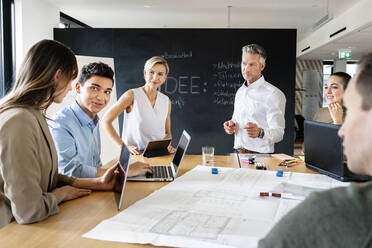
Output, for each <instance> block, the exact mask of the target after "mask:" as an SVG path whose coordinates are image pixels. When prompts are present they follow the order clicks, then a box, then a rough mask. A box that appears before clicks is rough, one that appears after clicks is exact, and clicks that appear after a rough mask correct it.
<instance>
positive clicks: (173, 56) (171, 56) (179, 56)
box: [161, 51, 192, 59]
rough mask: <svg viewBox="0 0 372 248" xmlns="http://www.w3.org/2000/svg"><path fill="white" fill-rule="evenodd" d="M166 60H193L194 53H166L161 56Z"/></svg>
mask: <svg viewBox="0 0 372 248" xmlns="http://www.w3.org/2000/svg"><path fill="white" fill-rule="evenodd" d="M161 57H163V58H164V59H185V58H192V51H188V52H175V53H168V52H164V54H162V55H161Z"/></svg>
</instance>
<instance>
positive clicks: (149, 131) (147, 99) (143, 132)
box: [102, 56, 174, 155]
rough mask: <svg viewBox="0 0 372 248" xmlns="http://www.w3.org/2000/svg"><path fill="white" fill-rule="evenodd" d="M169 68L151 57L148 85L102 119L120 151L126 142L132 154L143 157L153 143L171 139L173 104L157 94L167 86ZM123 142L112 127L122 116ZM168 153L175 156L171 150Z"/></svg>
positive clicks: (127, 95)
mask: <svg viewBox="0 0 372 248" xmlns="http://www.w3.org/2000/svg"><path fill="white" fill-rule="evenodd" d="M168 72H169V66H168V63H167V61H166V60H165V59H163V58H161V57H157V56H156V57H152V58H150V59H148V60H147V61H146V63H145V68H144V72H143V74H144V78H145V81H146V83H145V85H144V86H142V87H139V88H135V89H130V90H128V91H127V92H125V93H124V94H123V95H122V96H121V97H120V99H119V100H118V102H117V103H116V104H114V105H113V106H112V107H111V108H110V109H108V110H107V112H106V114H105V115H104V117H103V119H102V125H103V128H104V129H105V130H106V131H107V133H108V134H109V136H110V138H111V139H112V140H113V141H114V142H115V143H116V144H118V145H119V146H120V147H121V146H122V144H123V141H124V142H125V144H126V145H127V146H128V149H129V150H130V152H131V153H132V154H135V155H136V154H140V150H143V149H145V147H146V145H147V142H149V141H151V140H160V139H170V138H172V134H171V121H170V114H171V106H172V105H171V101H170V100H169V98H168V97H167V96H166V95H164V94H163V93H161V92H160V91H158V88H159V87H160V86H161V85H162V84H163V83H164V82H165V80H166V79H167V75H168ZM123 111H125V112H124V121H123V136H122V137H123V140H122V139H121V138H120V137H119V134H118V133H117V132H116V131H115V129H114V127H113V126H112V122H113V121H114V120H115V119H116V118H117V117H118V116H119V115H120V114H121V113H122V112H123ZM168 150H169V151H170V152H174V148H173V147H171V146H169V147H168Z"/></svg>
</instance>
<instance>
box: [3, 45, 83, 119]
mask: <svg viewBox="0 0 372 248" xmlns="http://www.w3.org/2000/svg"><path fill="white" fill-rule="evenodd" d="M59 69H60V70H61V72H62V77H63V78H64V79H66V82H70V81H71V80H72V79H74V78H76V77H77V74H78V67H77V62H76V57H75V55H74V53H73V52H72V50H71V49H70V48H68V47H66V46H65V45H63V44H62V43H59V42H57V41H54V40H42V41H39V42H38V43H36V44H35V45H34V46H33V47H31V49H30V50H29V51H28V52H27V54H26V57H25V59H24V60H23V62H22V65H21V68H20V71H19V74H18V78H17V80H16V82H15V84H14V85H13V87H12V89H11V90H10V91H9V93H8V94H6V95H5V96H4V97H3V99H1V100H0V113H1V112H3V111H5V110H7V109H10V108H27V107H32V108H36V109H39V110H42V111H45V110H46V109H47V108H48V107H49V106H50V105H51V104H52V102H53V100H54V97H55V93H56V88H57V85H56V82H55V81H54V76H55V74H56V72H57V71H58V70H59ZM66 86H67V84H66Z"/></svg>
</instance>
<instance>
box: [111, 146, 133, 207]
mask: <svg viewBox="0 0 372 248" xmlns="http://www.w3.org/2000/svg"><path fill="white" fill-rule="evenodd" d="M129 158H130V152H129V150H128V148H127V146H126V145H125V144H124V143H123V145H122V147H121V151H120V158H119V163H120V166H121V167H122V169H123V171H124V173H125V175H124V178H123V187H122V189H121V194H120V197H119V194H117V193H116V196H115V198H116V199H115V200H116V202H117V206H118V210H120V208H121V206H122V204H123V200H124V193H125V184H126V183H127V176H128V167H129V166H128V165H129Z"/></svg>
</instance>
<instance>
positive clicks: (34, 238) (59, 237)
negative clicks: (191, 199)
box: [0, 154, 314, 248]
mask: <svg viewBox="0 0 372 248" xmlns="http://www.w3.org/2000/svg"><path fill="white" fill-rule="evenodd" d="M171 159H172V156H170V155H169V156H163V157H157V158H151V159H147V158H143V157H142V156H133V160H140V161H144V162H147V163H150V164H153V165H156V164H169V163H170V161H171ZM214 160H215V166H220V167H238V161H237V157H236V155H235V154H231V155H227V156H215V158H214ZM256 160H257V161H261V162H264V163H265V164H266V165H267V166H268V169H269V170H279V169H281V170H284V171H292V172H304V173H314V172H313V171H311V170H309V169H307V168H306V167H305V164H304V163H303V162H300V163H298V164H297V165H296V166H294V167H291V168H285V167H283V166H280V167H279V166H278V164H279V162H280V161H279V160H278V159H275V158H264V157H262V158H257V159H256ZM116 161H117V160H113V161H111V162H110V163H108V164H107V165H106V166H110V165H112V164H114V163H115V162H116ZM201 163H202V158H201V155H186V156H185V157H184V159H183V161H182V166H181V168H180V171H179V175H178V176H180V175H182V174H184V173H185V172H187V171H188V170H190V169H192V168H194V167H195V166H196V165H198V164H201ZM166 184H167V183H166V182H153V183H152V182H128V183H127V185H126V187H128V188H127V190H126V197H125V203H124V207H125V208H126V207H128V206H129V205H132V204H133V203H135V202H136V201H138V200H140V199H143V198H145V197H146V196H148V195H149V194H151V193H152V192H153V191H155V190H157V189H159V188H161V187H163V186H164V185H166ZM114 194H115V193H113V192H93V193H92V194H91V195H89V196H86V197H83V198H79V199H75V200H72V201H68V202H64V203H62V204H60V206H59V210H60V211H59V213H58V214H56V215H53V216H51V217H49V218H47V219H46V220H44V221H42V222H39V223H35V224H29V225H19V224H17V223H16V222H15V221H13V222H12V223H10V224H9V225H7V226H6V227H4V228H2V229H0V247H1V248H8V247H12V248H18V247H29V248H31V247H38V248H42V247H79V248H85V247H87V248H88V247H89V248H92V247H99V248H105V247H110V248H115V247H153V246H151V245H140V244H128V243H118V242H107V241H100V240H94V239H86V238H82V237H81V236H82V235H83V234H84V233H86V232H88V231H89V230H91V229H92V228H93V227H95V226H96V225H97V224H99V223H100V222H101V221H102V220H105V219H107V218H110V217H112V216H114V215H116V214H117V213H118V211H117V208H116V201H115V195H114Z"/></svg>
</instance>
